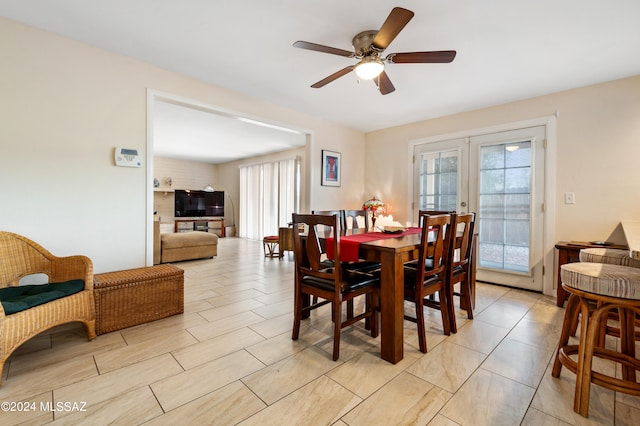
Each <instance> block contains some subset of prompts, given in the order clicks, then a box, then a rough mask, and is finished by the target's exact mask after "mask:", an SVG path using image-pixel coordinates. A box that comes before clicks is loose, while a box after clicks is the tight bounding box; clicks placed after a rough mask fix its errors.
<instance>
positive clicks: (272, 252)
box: [262, 235, 280, 257]
mask: <svg viewBox="0 0 640 426" xmlns="http://www.w3.org/2000/svg"><path fill="white" fill-rule="evenodd" d="M279 243H280V237H279V236H277V235H268V236H266V237H264V238H263V239H262V246H263V249H264V257H280V253H279V252H278V250H276V249H277V248H278V245H279Z"/></svg>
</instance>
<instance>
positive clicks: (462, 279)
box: [447, 213, 476, 333]
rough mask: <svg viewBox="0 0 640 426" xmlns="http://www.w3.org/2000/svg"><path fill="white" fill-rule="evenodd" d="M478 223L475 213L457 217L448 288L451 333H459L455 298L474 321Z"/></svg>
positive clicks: (454, 227)
mask: <svg viewBox="0 0 640 426" xmlns="http://www.w3.org/2000/svg"><path fill="white" fill-rule="evenodd" d="M475 222H476V214H475V213H464V214H459V215H456V217H455V222H454V226H453V229H454V230H455V233H456V236H455V238H454V240H453V241H454V244H452V246H451V249H450V251H451V254H450V257H451V262H450V264H449V274H448V280H447V287H448V293H449V297H450V299H451V301H452V303H451V306H452V307H454V309H452V310H451V331H452V332H453V333H457V332H458V327H457V325H456V315H455V303H454V302H453V300H454V296H458V297H460V307H461V308H462V309H465V310H466V311H467V318H469V319H473V301H472V296H473V294H472V292H473V288H472V283H471V267H472V265H471V250H472V246H473V230H474V227H475ZM457 284H460V290H459V291H456V289H455V286H456V285H457Z"/></svg>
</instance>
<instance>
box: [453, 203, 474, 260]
mask: <svg viewBox="0 0 640 426" xmlns="http://www.w3.org/2000/svg"><path fill="white" fill-rule="evenodd" d="M475 222H476V214H475V213H464V214H459V215H456V220H455V226H454V229H455V230H456V235H457V236H456V237H455V239H454V241H456V244H454V245H453V247H452V250H451V252H452V254H453V252H454V251H456V250H457V251H458V256H453V255H452V263H451V266H452V270H453V269H455V268H457V267H459V266H465V269H466V266H468V264H469V259H470V258H471V246H472V240H473V229H474V227H475Z"/></svg>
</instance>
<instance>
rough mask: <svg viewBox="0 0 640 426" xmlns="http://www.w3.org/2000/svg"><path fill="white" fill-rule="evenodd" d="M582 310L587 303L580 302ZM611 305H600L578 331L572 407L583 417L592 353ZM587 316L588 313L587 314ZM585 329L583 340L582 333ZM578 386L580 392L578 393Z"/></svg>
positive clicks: (585, 411)
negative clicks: (574, 394) (576, 364)
mask: <svg viewBox="0 0 640 426" xmlns="http://www.w3.org/2000/svg"><path fill="white" fill-rule="evenodd" d="M582 304H583V306H584V308H583V311H584V309H587V310H588V309H589V307H588V306H587V302H586V301H584V300H583V302H582ZM612 308H613V306H612V305H611V304H602V305H601V306H598V307H597V308H596V310H595V311H594V312H593V313H592V314H591V317H590V318H589V317H588V321H586V322H587V323H588V324H587V326H586V327H585V326H582V327H581V329H580V330H581V331H580V347H579V352H578V371H577V375H576V397H575V400H574V407H573V409H574V410H575V412H576V413H578V414H580V415H581V416H583V417H588V416H589V398H590V396H591V378H592V375H593V353H594V351H595V348H596V347H597V345H598V343H599V337H600V335H601V333H602V322H603V321H607V319H608V317H609V311H610V310H611V309H612ZM587 315H588V313H587ZM585 329H586V333H585V336H584V338H583V336H582V331H583V330H585ZM578 386H579V387H580V390H579V391H578Z"/></svg>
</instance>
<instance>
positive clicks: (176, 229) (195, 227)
mask: <svg viewBox="0 0 640 426" xmlns="http://www.w3.org/2000/svg"><path fill="white" fill-rule="evenodd" d="M189 222H191V223H192V225H193V228H192V229H189V231H191V230H193V231H205V232H209V223H210V222H220V237H221V238H224V218H223V217H214V218H195V217H192V218H189V219H177V218H176V219H174V225H173V232H180V231H181V228H180V227H179V225H178V224H179V223H189ZM200 222H205V223H206V226H205V227H198V223H200ZM182 230H184V228H182Z"/></svg>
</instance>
